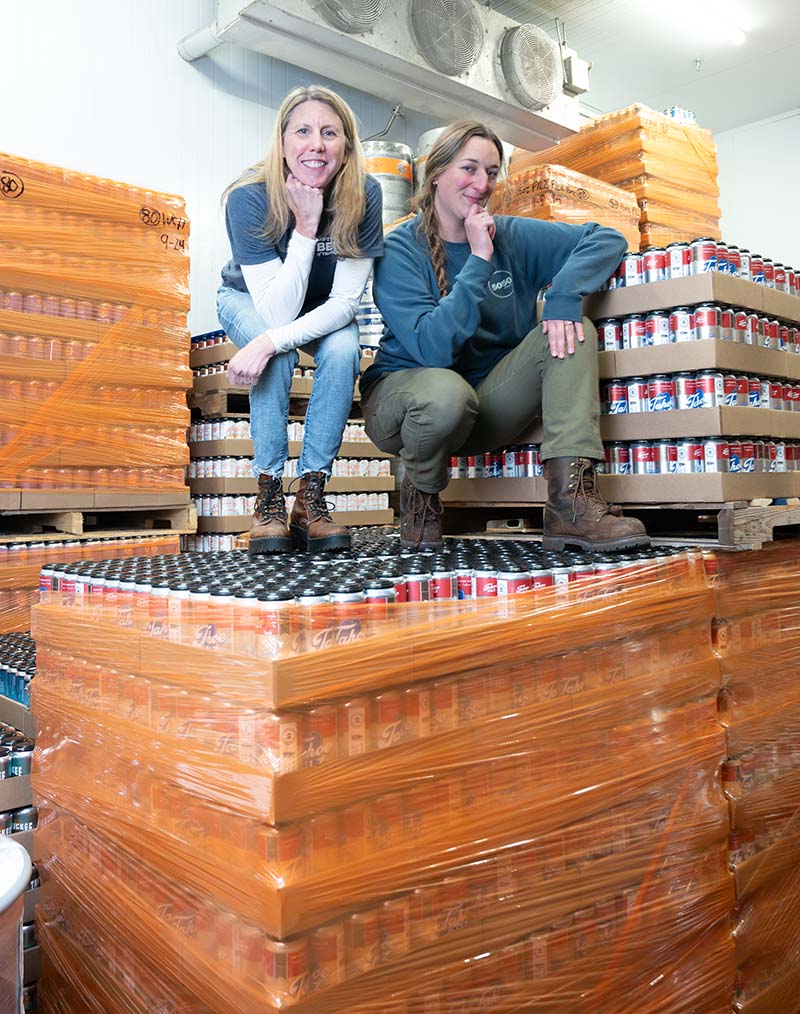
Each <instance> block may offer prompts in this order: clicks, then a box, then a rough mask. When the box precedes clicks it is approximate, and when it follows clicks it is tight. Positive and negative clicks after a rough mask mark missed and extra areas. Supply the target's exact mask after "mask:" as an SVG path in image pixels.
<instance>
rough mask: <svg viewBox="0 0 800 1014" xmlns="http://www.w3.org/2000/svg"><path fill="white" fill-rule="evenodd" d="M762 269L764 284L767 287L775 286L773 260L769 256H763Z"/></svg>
mask: <svg viewBox="0 0 800 1014" xmlns="http://www.w3.org/2000/svg"><path fill="white" fill-rule="evenodd" d="M763 271H764V285H766V287H767V288H768V289H774V288H775V262H774V261H773V260H772V258H771V257H764V259H763Z"/></svg>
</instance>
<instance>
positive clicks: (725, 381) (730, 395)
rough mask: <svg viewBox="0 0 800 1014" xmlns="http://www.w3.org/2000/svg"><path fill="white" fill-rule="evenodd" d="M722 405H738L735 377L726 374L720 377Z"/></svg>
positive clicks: (737, 388) (737, 387) (737, 389)
mask: <svg viewBox="0 0 800 1014" xmlns="http://www.w3.org/2000/svg"><path fill="white" fill-rule="evenodd" d="M722 390H723V395H722V404H723V405H738V403H739V386H738V384H737V381H736V377H735V376H734V375H733V374H732V373H726V374H724V375H723V377H722Z"/></svg>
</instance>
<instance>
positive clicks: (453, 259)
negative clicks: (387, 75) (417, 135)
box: [361, 120, 648, 551]
mask: <svg viewBox="0 0 800 1014" xmlns="http://www.w3.org/2000/svg"><path fill="white" fill-rule="evenodd" d="M502 166H503V146H502V143H501V142H500V140H499V138H498V137H497V135H496V134H495V133H494V132H493V131H492V130H490V129H489V128H488V127H486V126H485V125H484V124H482V123H477V122H475V121H467V120H465V121H461V122H459V123H454V124H451V125H450V126H449V127H447V128H446V129H445V130H444V131H443V133H442V134H441V135H440V136H439V137H438V138H437V140H436V142H435V143H434V145H433V147H432V148H431V150H430V152H429V154H428V158H427V162H426V166H425V179H424V182H423V185H422V188H421V190H420V192H419V194H418V196H417V199H416V206H417V210H418V211H419V214H418V215H417V216H416V217H415V218H414V219H411V220H409V221H407V222H405V223H404V224H403V225H401V226H399V227H398V228H397V229H395V230H394V231H393V232H392V233H391V234H390V235H389V236H387V239H386V252H385V254H384V256H383V257H382V258H381V260H380V261H379V262H378V263H377V264H376V266H375V279H374V284H373V294H374V297H375V301H376V303H377V304H378V307H379V309H380V311H381V313H382V315H383V319H384V321H385V325H386V327H385V331H384V335H383V338H382V339H381V345H380V349H379V350H378V354H377V355H376V357H375V362H374V363H373V365H372V366H370V368H369V369H368V370H367V371H366V372H365V374H364V376H363V377H362V379H361V407H362V410H363V412H364V419H365V423H366V430H367V433H368V434H369V436H370V438H371V439H372V440H373V441H374V442H375V443H376V444H377V445H378V446H379V447H381V448H382V449H383V450H385V451H389V452H391V453H393V454H399V455H400V458H401V460H402V462H403V464H404V466H405V477H404V479H403V484H402V487H401V491H400V537H401V540H402V542H403V544H404V545H406V546H410V547H423V548H435V547H436V546H438V545H441V541H442V520H441V515H442V504H441V501H440V498H439V493H440V492H441V491H442V490H443V489H444V488H445V486H446V485H447V480H448V476H447V467H448V459H449V457H450V456H451V455H456V454H458V455H463V454H475V453H481V452H485V451H492V450H495V449H496V448H499V447H502V446H504V445H507V444H513V443H518V442H519V439H518V438H519V437H521V436H522V435H523V434H524V433H525V432H526V431H527V430H528V429H529V427H530V426H531V424H532V423H533V422H534V420H535V419H537V418H539V417H540V418H541V420H542V425H543V431H544V437H543V440H542V446H541V454H542V458H543V459H544V460H546V466H545V467H546V471H547V476H548V481H547V491H548V499H547V504H546V506H545V511H544V533H543V542H544V545H545V546H546V547H548V548H553V549H561V548H564V547H565V546H566V545H576V546H579V547H581V548H583V549H586V550H590V551H591V550H609V549H618V548H622V547H626V546H633V545H638V544H640V543H646V542H647V541H648V539H647V536H646V533H645V531H644V527H643V525H642V524H641V522H640V521H638V520H635V519H631V518H623V517H621V516H620V515H619V513H618V512H616V510H614V511H612V510H611V509H609V506H608V505H607V504H606V503H605V501H604V500H603V498H602V496H601V495H600V492H599V490H598V488H597V483H596V476H595V465H594V462H595V461H597V460H599V459H602V458H603V456H604V454H603V445H602V443H601V441H600V432H599V427H598V377H597V333H596V331H595V329H594V327H593V326H592V324H591V322H590V321H589V320H587V319H585V318H583V317H582V299H583V296H584V295H586V294H587V293H590V292H595V291H596V290H597V289H599V288H600V287H601V286H602V285H603V283H604V282H605V281H606V280H607V279H608V278H609V276H610V275H611V274H612V273H613V272H614V270H615V269H616V267H617V265H618V264H619V262H620V260H621V259H622V256H623V254H624V253H625V249H626V246H627V244H626V242H625V239H624V238H623V237H622V236H621V235H620V234H619V233H618V232H616V231H615V230H613V229H607V228H604V227H602V226H600V225H597V224H596V223H594V222H589V223H586V224H585V225H567V224H562V223H558V222H541V221H538V220H536V219H532V218H517V217H512V216H501V215H497V216H494V215H490V214H489V212H488V211H487V210H486V205H487V204H488V201H489V199H490V197H491V195H492V192H493V191H494V188H495V185H496V183H497V178H498V175H499V173H500V171H501V169H502ZM544 289H546V290H547V291H546V294H545V303H544V311H543V313H542V321H541V323H538V324H537V296H538V294H539V292H540V290H544Z"/></svg>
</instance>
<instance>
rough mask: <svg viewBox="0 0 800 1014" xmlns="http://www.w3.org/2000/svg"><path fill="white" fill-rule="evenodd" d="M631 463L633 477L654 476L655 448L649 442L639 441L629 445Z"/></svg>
mask: <svg viewBox="0 0 800 1014" xmlns="http://www.w3.org/2000/svg"><path fill="white" fill-rule="evenodd" d="M631 463H632V466H633V474H634V475H655V473H656V455H655V447H654V446H653V444H652V443H650V441H649V440H640V441H637V442H636V443H632V444H631Z"/></svg>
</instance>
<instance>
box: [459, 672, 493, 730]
mask: <svg viewBox="0 0 800 1014" xmlns="http://www.w3.org/2000/svg"><path fill="white" fill-rule="evenodd" d="M456 700H457V706H458V723H459V725H468V724H469V723H470V722H474V721H476V720H477V719H479V718H483V717H484V715H486V714H487V713H488V711H489V697H488V692H487V688H486V677H485V676H484V675H483V673H474V674H472V675H470V676H462V677H461V678H460V679H459V680H457V681H456Z"/></svg>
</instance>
